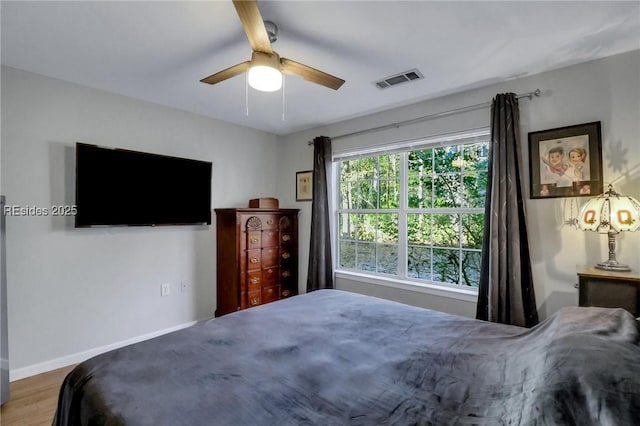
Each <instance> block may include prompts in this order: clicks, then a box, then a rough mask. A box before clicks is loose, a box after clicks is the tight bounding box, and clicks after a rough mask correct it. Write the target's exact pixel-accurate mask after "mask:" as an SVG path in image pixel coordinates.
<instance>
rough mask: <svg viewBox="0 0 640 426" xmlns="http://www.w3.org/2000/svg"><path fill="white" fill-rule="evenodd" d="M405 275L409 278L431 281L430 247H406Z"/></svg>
mask: <svg viewBox="0 0 640 426" xmlns="http://www.w3.org/2000/svg"><path fill="white" fill-rule="evenodd" d="M407 275H408V276H409V277H411V278H421V279H424V280H430V279H431V248H430V247H424V246H409V247H407Z"/></svg>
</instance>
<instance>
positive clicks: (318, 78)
mask: <svg viewBox="0 0 640 426" xmlns="http://www.w3.org/2000/svg"><path fill="white" fill-rule="evenodd" d="M280 69H281V71H282V72H283V73H285V74H294V75H298V76H300V77H302V78H304V79H305V80H308V81H311V82H313V83H317V84H320V85H322V86H325V87H328V88H330V89H333V90H338V89H339V88H340V86H342V85H343V84H344V80H343V79H341V78H338V77H335V76H333V75H331V74H327V73H326V72H323V71H320V70H317V69H315V68H312V67H310V66H308V65H304V64H301V63H300V62H296V61H292V60H291V59H287V58H281V59H280Z"/></svg>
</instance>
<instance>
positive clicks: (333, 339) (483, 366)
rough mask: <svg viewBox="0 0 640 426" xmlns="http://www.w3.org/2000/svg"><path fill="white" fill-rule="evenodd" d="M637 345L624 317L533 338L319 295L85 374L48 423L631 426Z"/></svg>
mask: <svg viewBox="0 0 640 426" xmlns="http://www.w3.org/2000/svg"><path fill="white" fill-rule="evenodd" d="M639 340H640V339H639V331H638V322H637V321H636V319H635V318H633V316H632V315H631V314H630V313H628V312H627V311H624V310H622V309H606V308H577V307H575V308H563V309H561V310H560V311H559V312H557V313H556V314H555V315H553V316H552V317H550V318H548V319H547V320H546V321H544V322H543V323H541V324H540V325H538V326H537V327H535V328H532V329H524V328H519V327H514V326H508V325H502V324H495V323H489V322H484V321H478V320H474V319H469V318H463V317H458V316H453V315H449V314H445V313H441V312H436V311H431V310H427V309H422V308H417V307H413V306H408V305H403V304H400V303H396V302H391V301H388V300H383V299H378V298H373V297H369V296H363V295H359V294H354V293H348V292H343V291H338V290H319V291H315V292H312V293H309V294H304V295H300V296H295V297H291V298H289V299H285V300H281V301H278V302H274V303H271V304H267V305H263V306H259V307H255V308H251V309H248V310H244V311H239V312H236V313H233V314H229V315H225V316H223V317H220V318H216V319H211V320H208V321H204V322H201V323H198V324H196V325H194V326H192V327H189V328H187V329H184V330H180V331H177V332H174V333H171V334H167V335H164V336H160V337H157V338H154V339H151V340H147V341H144V342H140V343H136V344H133V345H130V346H127V347H123V348H120V349H117V350H114V351H111V352H108V353H105V354H102V355H99V356H97V357H95V358H92V359H90V360H88V361H86V362H83V363H82V364H79V365H78V366H77V367H76V368H75V369H74V370H73V371H72V372H71V373H69V375H68V376H67V377H66V379H65V380H64V383H63V385H62V387H61V390H60V395H59V402H58V408H57V412H56V416H55V418H54V421H53V425H54V426H71V425H135V426H146V425H149V426H162V425H166V426H179V425H185V426H200V425H207V426H210V425H224V426H232V425H251V426H254V425H278V426H279V425H323V426H324V425H438V426H440V425H454V424H455V425H567V424H575V425H582V426H584V425H632V424H638V419H640V346H639Z"/></svg>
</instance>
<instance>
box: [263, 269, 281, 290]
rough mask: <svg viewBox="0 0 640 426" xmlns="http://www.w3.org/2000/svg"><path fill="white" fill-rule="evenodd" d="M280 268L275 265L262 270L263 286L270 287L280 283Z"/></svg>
mask: <svg viewBox="0 0 640 426" xmlns="http://www.w3.org/2000/svg"><path fill="white" fill-rule="evenodd" d="M278 270H279V268H278V267H273V268H267V269H264V270H263V271H262V286H263V287H269V286H272V285H276V284H278V282H279V280H278V278H279V273H278Z"/></svg>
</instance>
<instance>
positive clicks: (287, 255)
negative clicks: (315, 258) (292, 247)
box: [282, 251, 291, 259]
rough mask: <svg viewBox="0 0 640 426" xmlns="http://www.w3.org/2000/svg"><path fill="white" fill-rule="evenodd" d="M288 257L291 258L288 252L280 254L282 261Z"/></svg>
mask: <svg viewBox="0 0 640 426" xmlns="http://www.w3.org/2000/svg"><path fill="white" fill-rule="evenodd" d="M290 257H291V254H289V252H288V251H284V252H282V258H283V259H288V258H290Z"/></svg>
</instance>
